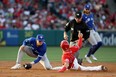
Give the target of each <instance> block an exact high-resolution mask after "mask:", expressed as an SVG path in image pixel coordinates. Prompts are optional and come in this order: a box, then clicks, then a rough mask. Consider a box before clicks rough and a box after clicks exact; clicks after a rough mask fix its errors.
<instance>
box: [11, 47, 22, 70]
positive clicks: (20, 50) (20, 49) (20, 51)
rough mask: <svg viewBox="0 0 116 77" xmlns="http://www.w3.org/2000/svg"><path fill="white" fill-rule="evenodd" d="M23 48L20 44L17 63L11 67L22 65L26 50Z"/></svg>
mask: <svg viewBox="0 0 116 77" xmlns="http://www.w3.org/2000/svg"><path fill="white" fill-rule="evenodd" d="M22 50H23V47H22V46H20V48H19V50H18V54H17V59H16V64H15V65H14V66H13V67H11V69H19V68H20V67H21V64H20V62H21V60H22V57H23V54H24V52H23V51H22Z"/></svg>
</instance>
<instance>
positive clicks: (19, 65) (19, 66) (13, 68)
mask: <svg viewBox="0 0 116 77" xmlns="http://www.w3.org/2000/svg"><path fill="white" fill-rule="evenodd" d="M20 68H21V64H16V65H14V66H13V67H11V69H12V70H16V69H20Z"/></svg>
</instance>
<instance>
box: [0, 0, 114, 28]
mask: <svg viewBox="0 0 116 77" xmlns="http://www.w3.org/2000/svg"><path fill="white" fill-rule="evenodd" d="M112 1H113V2H114V3H115V4H116V0H112ZM86 3H90V4H91V6H92V9H91V11H92V12H93V13H94V19H95V24H96V27H97V28H98V29H100V30H116V11H111V9H110V8H109V5H108V2H107V0H0V29H19V30H20V29H21V30H22V29H23V30H63V29H64V25H65V24H66V23H67V22H68V21H70V20H72V19H73V18H74V14H75V12H76V11H78V10H79V11H83V8H84V5H85V4H86ZM114 7H115V6H114ZM115 9H116V8H115Z"/></svg>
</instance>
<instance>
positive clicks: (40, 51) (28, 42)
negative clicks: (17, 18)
mask: <svg viewBox="0 0 116 77" xmlns="http://www.w3.org/2000/svg"><path fill="white" fill-rule="evenodd" d="M23 45H24V46H29V47H30V49H31V50H32V51H33V54H35V55H37V56H38V57H37V59H36V60H34V63H37V62H39V61H40V60H41V58H42V56H44V54H45V53H46V49H47V45H46V43H45V42H44V43H43V44H42V45H41V46H37V44H36V38H34V37H31V38H28V39H25V40H24V41H23Z"/></svg>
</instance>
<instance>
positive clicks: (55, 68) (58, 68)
mask: <svg viewBox="0 0 116 77" xmlns="http://www.w3.org/2000/svg"><path fill="white" fill-rule="evenodd" d="M61 68H62V66H58V67H54V68H52V70H60V69H61Z"/></svg>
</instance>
